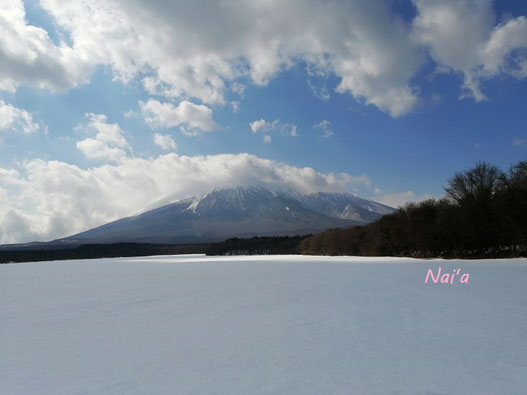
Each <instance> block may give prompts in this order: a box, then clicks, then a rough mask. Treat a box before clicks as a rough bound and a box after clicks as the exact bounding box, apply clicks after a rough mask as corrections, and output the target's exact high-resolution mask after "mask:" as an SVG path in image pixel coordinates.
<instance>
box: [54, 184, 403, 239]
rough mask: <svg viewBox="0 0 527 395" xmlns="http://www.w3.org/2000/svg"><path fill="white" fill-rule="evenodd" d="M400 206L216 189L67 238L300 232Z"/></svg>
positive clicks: (334, 196) (346, 197)
mask: <svg viewBox="0 0 527 395" xmlns="http://www.w3.org/2000/svg"><path fill="white" fill-rule="evenodd" d="M393 210H394V209H392V208H391V207H388V206H384V205H382V204H379V203H376V202H373V201H371V200H367V199H363V198H360V197H358V196H355V195H353V194H350V193H322V192H321V193H316V194H310V195H298V194H296V193H293V192H283V191H272V190H269V189H266V188H261V187H235V188H226V189H215V190H213V191H212V192H210V193H208V194H205V195H200V196H194V197H190V198H187V199H183V200H178V201H174V202H172V203H169V204H166V205H163V206H161V207H157V208H155V209H153V210H149V211H146V212H144V213H142V214H139V215H135V216H132V217H127V218H123V219H120V220H117V221H114V222H111V223H108V224H106V225H103V226H100V227H98V228H95V229H91V230H88V231H86V232H82V233H79V234H77V235H74V236H70V237H67V238H65V239H62V240H64V241H66V242H71V243H115V242H152V243H186V242H208V241H219V240H224V239H226V238H229V237H235V236H237V237H251V236H256V235H261V236H263V235H296V234H307V233H314V232H320V231H323V230H326V229H329V228H343V227H350V226H354V225H361V224H365V223H368V222H371V221H373V220H375V219H377V218H379V217H381V216H382V215H384V214H388V213H390V212H392V211H393Z"/></svg>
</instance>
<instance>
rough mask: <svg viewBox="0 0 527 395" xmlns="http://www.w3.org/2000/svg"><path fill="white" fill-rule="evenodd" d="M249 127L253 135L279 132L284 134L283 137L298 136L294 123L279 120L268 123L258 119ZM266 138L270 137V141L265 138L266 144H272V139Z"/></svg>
mask: <svg viewBox="0 0 527 395" xmlns="http://www.w3.org/2000/svg"><path fill="white" fill-rule="evenodd" d="M249 127H250V128H251V130H252V132H253V133H257V132H264V133H265V132H271V131H277V132H280V133H282V134H283V135H287V136H291V137H296V136H298V131H297V126H296V125H295V124H294V123H283V122H281V121H280V120H279V119H275V120H274V121H273V122H267V121H266V120H265V119H258V120H256V121H253V122H251V123H249ZM266 137H269V139H266V138H265V137H264V142H265V143H270V142H271V137H270V136H266Z"/></svg>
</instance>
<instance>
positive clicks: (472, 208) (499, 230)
mask: <svg viewBox="0 0 527 395" xmlns="http://www.w3.org/2000/svg"><path fill="white" fill-rule="evenodd" d="M444 190H445V197H444V198H442V199H429V200H426V201H423V202H420V203H408V204H406V205H404V206H402V207H400V208H399V209H398V210H397V211H396V212H394V213H393V214H389V215H386V216H384V217H382V218H380V219H379V220H377V221H375V222H372V223H370V224H368V225H365V226H362V227H353V228H349V229H334V230H329V231H326V232H323V233H321V234H317V235H314V236H311V237H309V238H306V239H305V240H303V241H302V242H301V243H300V245H299V250H300V252H301V253H303V254H315V255H320V254H322V255H370V256H379V255H388V256H413V257H447V258H456V257H457V258H460V257H463V258H482V257H513V256H527V161H522V162H518V163H517V164H515V165H513V166H511V168H510V169H509V170H508V171H506V172H504V171H501V170H500V169H499V168H497V167H496V166H493V165H490V164H488V163H486V162H478V163H476V165H475V166H474V167H473V168H471V169H469V170H466V171H462V172H459V173H456V174H455V175H454V176H453V177H452V178H450V179H449V180H448V185H447V186H446V187H445V188H444Z"/></svg>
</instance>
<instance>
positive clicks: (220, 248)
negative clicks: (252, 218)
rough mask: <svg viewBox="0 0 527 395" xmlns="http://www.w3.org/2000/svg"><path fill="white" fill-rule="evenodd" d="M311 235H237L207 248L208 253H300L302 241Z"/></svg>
mask: <svg viewBox="0 0 527 395" xmlns="http://www.w3.org/2000/svg"><path fill="white" fill-rule="evenodd" d="M309 236H310V235H306V236H280V237H278V236H276V237H258V236H255V237H252V238H250V239H240V238H237V237H235V238H232V239H227V240H225V241H223V242H221V243H214V244H211V245H210V247H209V248H208V250H207V255H276V254H299V253H300V250H299V245H300V242H301V241H302V240H304V239H306V238H307V237H309Z"/></svg>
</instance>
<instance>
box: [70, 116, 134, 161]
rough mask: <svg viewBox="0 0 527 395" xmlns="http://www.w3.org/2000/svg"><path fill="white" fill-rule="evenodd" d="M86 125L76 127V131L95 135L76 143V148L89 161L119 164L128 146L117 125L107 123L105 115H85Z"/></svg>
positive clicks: (128, 149)
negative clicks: (100, 160) (97, 160)
mask: <svg viewBox="0 0 527 395" xmlns="http://www.w3.org/2000/svg"><path fill="white" fill-rule="evenodd" d="M85 115H86V118H88V124H87V125H79V126H77V129H78V130H83V131H84V132H86V133H95V137H94V138H91V137H90V138H86V139H83V140H81V141H78V142H77V143H76V146H77V148H78V149H79V150H80V151H82V153H83V154H84V155H85V156H86V157H87V158H89V159H108V160H111V161H115V162H119V161H121V160H123V159H124V158H125V157H126V152H127V151H130V150H131V148H130V145H129V144H128V142H127V141H126V138H125V136H124V134H125V132H124V130H122V129H121V127H120V126H119V125H118V124H117V123H108V122H107V118H106V115H103V114H93V113H87V114H85Z"/></svg>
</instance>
